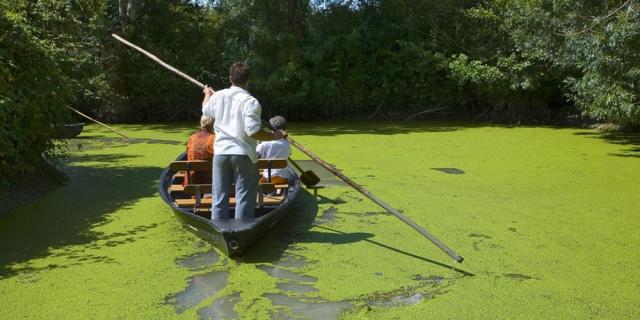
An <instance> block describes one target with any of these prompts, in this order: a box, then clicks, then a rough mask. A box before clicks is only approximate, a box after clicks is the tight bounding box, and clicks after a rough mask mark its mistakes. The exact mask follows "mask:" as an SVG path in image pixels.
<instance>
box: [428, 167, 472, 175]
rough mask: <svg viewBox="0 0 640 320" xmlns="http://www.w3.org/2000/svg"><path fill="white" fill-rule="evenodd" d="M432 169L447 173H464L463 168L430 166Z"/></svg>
mask: <svg viewBox="0 0 640 320" xmlns="http://www.w3.org/2000/svg"><path fill="white" fill-rule="evenodd" d="M431 169H432V170H436V171H440V172H444V173H448V174H464V170H460V169H458V168H431Z"/></svg>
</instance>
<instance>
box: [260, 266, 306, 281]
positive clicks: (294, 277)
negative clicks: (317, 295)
mask: <svg viewBox="0 0 640 320" xmlns="http://www.w3.org/2000/svg"><path fill="white" fill-rule="evenodd" d="M256 268H258V269H260V270H262V271H264V272H266V273H267V274H268V275H270V276H272V277H274V278H278V279H283V280H289V281H295V282H316V281H318V278H316V277H312V276H307V275H303V274H299V273H296V272H293V271H289V270H285V269H282V268H278V267H273V266H267V265H260V266H257V267H256Z"/></svg>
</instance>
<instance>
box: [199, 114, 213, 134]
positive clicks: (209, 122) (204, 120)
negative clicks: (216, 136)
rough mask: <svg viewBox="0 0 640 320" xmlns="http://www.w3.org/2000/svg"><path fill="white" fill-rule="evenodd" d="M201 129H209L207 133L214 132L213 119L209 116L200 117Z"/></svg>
mask: <svg viewBox="0 0 640 320" xmlns="http://www.w3.org/2000/svg"><path fill="white" fill-rule="evenodd" d="M200 128H203V129H207V131H213V119H211V118H209V117H207V116H202V117H200Z"/></svg>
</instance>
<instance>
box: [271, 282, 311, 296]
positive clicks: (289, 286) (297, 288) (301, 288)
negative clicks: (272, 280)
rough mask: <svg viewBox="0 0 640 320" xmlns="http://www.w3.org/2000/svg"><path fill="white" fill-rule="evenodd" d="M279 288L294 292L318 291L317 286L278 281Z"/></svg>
mask: <svg viewBox="0 0 640 320" xmlns="http://www.w3.org/2000/svg"><path fill="white" fill-rule="evenodd" d="M278 289H280V290H282V291H287V292H289V293H294V294H307V293H310V292H317V291H318V289H317V288H314V287H311V286H307V285H304V284H299V283H278Z"/></svg>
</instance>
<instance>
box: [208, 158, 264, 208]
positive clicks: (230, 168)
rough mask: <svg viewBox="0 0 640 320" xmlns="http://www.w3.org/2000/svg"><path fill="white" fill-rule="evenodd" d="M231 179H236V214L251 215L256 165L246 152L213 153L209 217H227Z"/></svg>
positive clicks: (254, 194)
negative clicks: (211, 196) (240, 153)
mask: <svg viewBox="0 0 640 320" xmlns="http://www.w3.org/2000/svg"><path fill="white" fill-rule="evenodd" d="M233 181H235V182H236V216H235V218H236V219H252V218H254V216H255V213H254V211H255V207H256V196H257V192H258V166H257V165H256V164H255V163H253V162H251V159H249V157H248V156H246V155H214V156H213V205H212V206H211V219H229V197H230V196H231V185H232V183H233Z"/></svg>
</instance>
